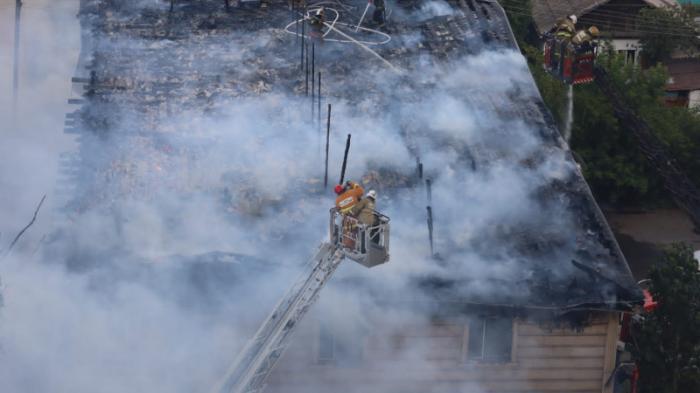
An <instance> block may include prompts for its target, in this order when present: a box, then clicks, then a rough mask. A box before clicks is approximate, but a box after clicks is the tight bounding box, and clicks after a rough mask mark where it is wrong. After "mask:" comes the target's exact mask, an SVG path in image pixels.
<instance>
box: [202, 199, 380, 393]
mask: <svg viewBox="0 0 700 393" xmlns="http://www.w3.org/2000/svg"><path fill="white" fill-rule="evenodd" d="M344 258H349V259H351V260H354V261H355V262H358V263H360V264H362V265H363V266H366V267H373V266H376V265H380V264H383V263H386V262H388V261H389V217H386V216H384V215H382V214H380V213H378V212H375V224H374V225H371V226H367V225H364V224H362V223H360V222H359V221H357V220H356V219H355V218H353V217H350V216H347V215H343V214H340V212H338V211H337V210H336V209H335V208H334V209H331V211H330V241H329V242H324V243H322V244H321V245H320V246H319V248H318V250H316V253H315V254H314V256H313V258H312V259H311V260H310V262H309V264H308V269H309V270H308V271H307V272H306V273H305V274H303V275H302V277H301V279H299V280H298V281H297V282H296V283H295V284H294V285H292V287H291V288H290V289H289V290H288V292H287V293H286V294H285V295H284V296H283V297H282V299H281V300H280V301H279V302H278V303H277V305H276V306H275V307H274V308H273V310H272V312H271V313H270V314H269V315H268V317H267V318H266V319H265V321H264V322H263V323H262V325H261V326H260V328H259V329H258V331H257V332H256V333H255V336H254V337H253V338H252V339H251V340H250V341H249V342H248V343H247V344H246V346H245V347H244V348H243V350H242V351H241V352H240V353H239V355H238V357H237V358H236V360H235V361H234V363H233V364H232V365H231V367H230V368H229V369H228V371H227V372H226V375H225V376H224V377H223V379H222V380H221V382H219V384H218V385H217V386H216V387H215V389H214V390H213V391H212V393H258V392H261V391H263V389H264V388H265V381H266V380H267V377H268V376H269V375H270V372H271V371H272V369H273V367H274V366H275V364H276V362H277V361H278V360H279V358H280V357H281V356H282V354H283V353H284V350H285V349H286V347H287V345H288V343H289V339H290V337H291V335H292V332H293V331H294V328H295V327H296V326H297V325H298V324H299V322H300V321H301V319H302V318H303V317H304V315H305V314H306V312H307V311H308V310H309V308H310V307H311V305H312V304H313V303H314V302H315V301H316V299H318V296H319V292H320V291H321V289H323V286H324V285H325V284H326V283H327V282H328V280H329V279H330V278H331V276H332V275H333V273H334V272H335V270H336V269H337V268H338V265H340V262H341V261H342V260H343V259H344Z"/></svg>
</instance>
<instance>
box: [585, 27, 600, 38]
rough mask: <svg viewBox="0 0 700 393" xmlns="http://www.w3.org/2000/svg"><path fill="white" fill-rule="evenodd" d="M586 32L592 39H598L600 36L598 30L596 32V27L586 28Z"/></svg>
mask: <svg viewBox="0 0 700 393" xmlns="http://www.w3.org/2000/svg"><path fill="white" fill-rule="evenodd" d="M588 32H589V33H590V34H591V35H592V36H593V37H598V36H599V35H600V30H598V28H597V27H595V26H591V27H589V28H588Z"/></svg>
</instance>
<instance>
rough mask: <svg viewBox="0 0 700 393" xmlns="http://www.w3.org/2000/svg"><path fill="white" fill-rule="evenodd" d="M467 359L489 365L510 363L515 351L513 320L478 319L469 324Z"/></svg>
mask: <svg viewBox="0 0 700 393" xmlns="http://www.w3.org/2000/svg"><path fill="white" fill-rule="evenodd" d="M467 349H468V353H467V358H468V359H469V360H478V361H482V362H488V363H500V362H509V361H510V359H511V352H512V349H513V320H512V319H510V318H478V319H473V320H472V321H470V323H469V342H468V343H467Z"/></svg>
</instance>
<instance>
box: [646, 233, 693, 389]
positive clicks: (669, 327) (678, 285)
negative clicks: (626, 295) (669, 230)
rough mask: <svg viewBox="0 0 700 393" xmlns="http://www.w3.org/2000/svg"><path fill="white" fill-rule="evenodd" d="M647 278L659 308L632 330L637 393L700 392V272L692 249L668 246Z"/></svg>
mask: <svg viewBox="0 0 700 393" xmlns="http://www.w3.org/2000/svg"><path fill="white" fill-rule="evenodd" d="M650 279H651V280H650V286H649V291H650V293H651V295H652V297H653V298H654V300H655V301H657V302H658V306H657V308H656V309H655V310H654V311H652V312H650V313H648V314H645V315H644V316H643V318H642V319H641V320H640V321H638V322H637V323H635V324H633V326H632V334H633V338H634V344H635V345H634V346H633V349H632V350H633V355H634V357H635V359H636V361H637V364H638V366H639V371H640V385H639V386H640V393H685V392H700V271H698V262H697V261H696V260H695V259H694V258H693V251H692V249H691V248H690V247H688V246H687V245H682V244H675V245H673V246H671V247H670V248H669V249H668V250H667V251H666V253H665V257H664V261H663V262H662V263H661V264H659V265H658V266H655V267H653V268H652V270H651V273H650Z"/></svg>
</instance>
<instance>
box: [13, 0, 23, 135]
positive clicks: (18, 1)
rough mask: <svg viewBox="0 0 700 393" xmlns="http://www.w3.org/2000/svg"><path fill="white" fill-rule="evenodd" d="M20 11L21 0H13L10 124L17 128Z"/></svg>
mask: <svg viewBox="0 0 700 393" xmlns="http://www.w3.org/2000/svg"><path fill="white" fill-rule="evenodd" d="M21 11H22V0H16V1H15V53H14V56H15V58H14V65H13V67H12V123H13V124H12V125H13V128H15V129H16V128H17V99H18V98H17V96H18V94H19V32H20V29H19V22H20V13H21Z"/></svg>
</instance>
